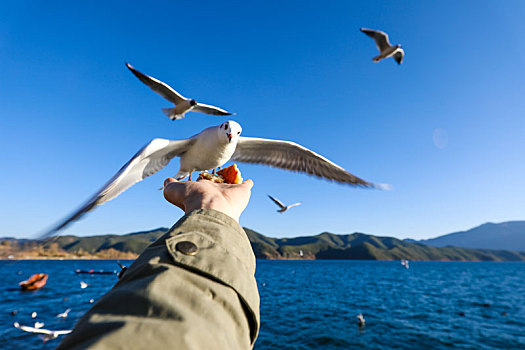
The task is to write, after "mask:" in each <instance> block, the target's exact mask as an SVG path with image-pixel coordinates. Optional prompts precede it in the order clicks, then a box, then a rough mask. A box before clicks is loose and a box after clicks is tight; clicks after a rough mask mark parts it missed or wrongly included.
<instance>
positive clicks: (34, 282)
mask: <svg viewBox="0 0 525 350" xmlns="http://www.w3.org/2000/svg"><path fill="white" fill-rule="evenodd" d="M48 277H49V276H48V275H47V273H35V274H34V275H33V276H31V277H29V279H28V280H26V281H22V282H20V283H18V285H19V286H20V288H22V290H37V289H40V288H42V287H43V286H45V285H46V283H47V278H48Z"/></svg>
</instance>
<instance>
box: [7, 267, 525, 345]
mask: <svg viewBox="0 0 525 350" xmlns="http://www.w3.org/2000/svg"><path fill="white" fill-rule="evenodd" d="M77 268H78V269H92V268H93V269H104V270H118V267H117V265H116V263H115V261H0V275H1V276H2V282H1V283H2V286H1V287H2V288H1V290H0V297H1V300H2V301H1V305H2V308H1V312H0V324H2V325H3V327H2V328H1V329H0V348H2V349H20V348H22V347H23V348H24V349H42V348H49V349H52V348H54V347H55V346H56V345H58V342H59V341H58V340H52V341H49V342H48V343H47V344H45V345H44V344H42V340H40V339H39V338H38V337H36V336H34V335H31V334H27V333H24V332H22V331H20V330H18V329H15V328H14V327H12V324H13V322H15V321H18V322H19V323H21V324H25V325H33V324H34V322H35V321H40V322H44V323H45V328H50V329H66V328H71V327H72V326H73V325H74V323H75V322H76V320H78V319H79V318H80V316H81V315H82V314H83V313H84V312H85V311H87V310H88V309H89V307H90V306H91V304H90V303H89V300H90V299H95V300H96V299H97V298H99V297H100V296H101V295H103V294H104V293H105V292H106V291H107V290H108V289H110V288H111V287H112V286H113V284H114V283H115V282H116V279H117V278H116V276H111V275H77V274H75V273H74V270H75V269H77ZM36 272H47V273H49V274H50V277H49V280H48V283H47V285H46V287H44V288H43V289H42V290H40V291H36V292H25V293H22V292H19V291H18V290H17V284H18V282H19V281H21V280H24V279H26V278H27V277H29V276H30V275H31V274H33V273H36ZM256 276H257V280H258V284H259V291H260V294H261V319H262V325H261V331H260V334H259V338H258V340H257V343H256V345H255V349H257V350H263V349H348V348H359V349H361V348H365V349H423V348H427V349H451V348H454V349H456V348H459V349H494V348H500V349H524V348H525V263H456V262H411V263H410V269H408V270H407V269H405V268H404V267H403V266H401V264H400V263H399V262H382V261H265V260H260V261H258V263H257V273H256ZM81 280H83V281H85V282H87V283H88V284H89V286H88V287H87V288H86V289H80V281H81ZM67 308H71V309H72V311H71V313H70V316H69V317H68V318H67V319H65V320H61V319H57V318H56V315H57V314H58V313H60V312H63V311H64V310H66V309H67ZM12 310H17V311H18V313H17V314H16V315H14V316H13V315H11V311H12ZM33 311H36V312H37V313H38V316H37V317H36V318H35V319H32V318H31V313H32V312H33ZM358 313H362V314H363V315H364V317H365V319H366V325H365V327H362V328H359V327H358V326H357V319H356V315H357V314H358ZM463 315H464V316H463Z"/></svg>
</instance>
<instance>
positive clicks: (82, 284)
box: [80, 281, 89, 289]
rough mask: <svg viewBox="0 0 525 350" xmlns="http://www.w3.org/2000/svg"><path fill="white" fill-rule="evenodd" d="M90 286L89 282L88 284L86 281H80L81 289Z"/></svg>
mask: <svg viewBox="0 0 525 350" xmlns="http://www.w3.org/2000/svg"><path fill="white" fill-rule="evenodd" d="M88 286H89V284H87V283H86V282H84V281H80V289H86V288H87V287H88Z"/></svg>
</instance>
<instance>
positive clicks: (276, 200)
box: [268, 195, 286, 209]
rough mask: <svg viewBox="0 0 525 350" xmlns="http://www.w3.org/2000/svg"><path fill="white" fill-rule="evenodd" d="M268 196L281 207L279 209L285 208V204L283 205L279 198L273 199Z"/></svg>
mask: <svg viewBox="0 0 525 350" xmlns="http://www.w3.org/2000/svg"><path fill="white" fill-rule="evenodd" d="M268 197H270V199H271V200H272V201H273V202H274V203H275V204H277V205H278V206H279V207H281V209H284V208H286V205H284V204H283V202H281V201H280V200H278V199H275V198H273V197H272V196H270V195H268Z"/></svg>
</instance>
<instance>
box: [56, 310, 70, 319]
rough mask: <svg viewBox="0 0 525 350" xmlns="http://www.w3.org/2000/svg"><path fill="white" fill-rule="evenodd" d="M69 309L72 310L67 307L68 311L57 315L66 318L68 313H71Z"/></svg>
mask: <svg viewBox="0 0 525 350" xmlns="http://www.w3.org/2000/svg"><path fill="white" fill-rule="evenodd" d="M69 311H71V309H67V310H66V311H64V312H62V313H60V314H58V315H57V317H60V318H66V317H67V315H68V314H69Z"/></svg>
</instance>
